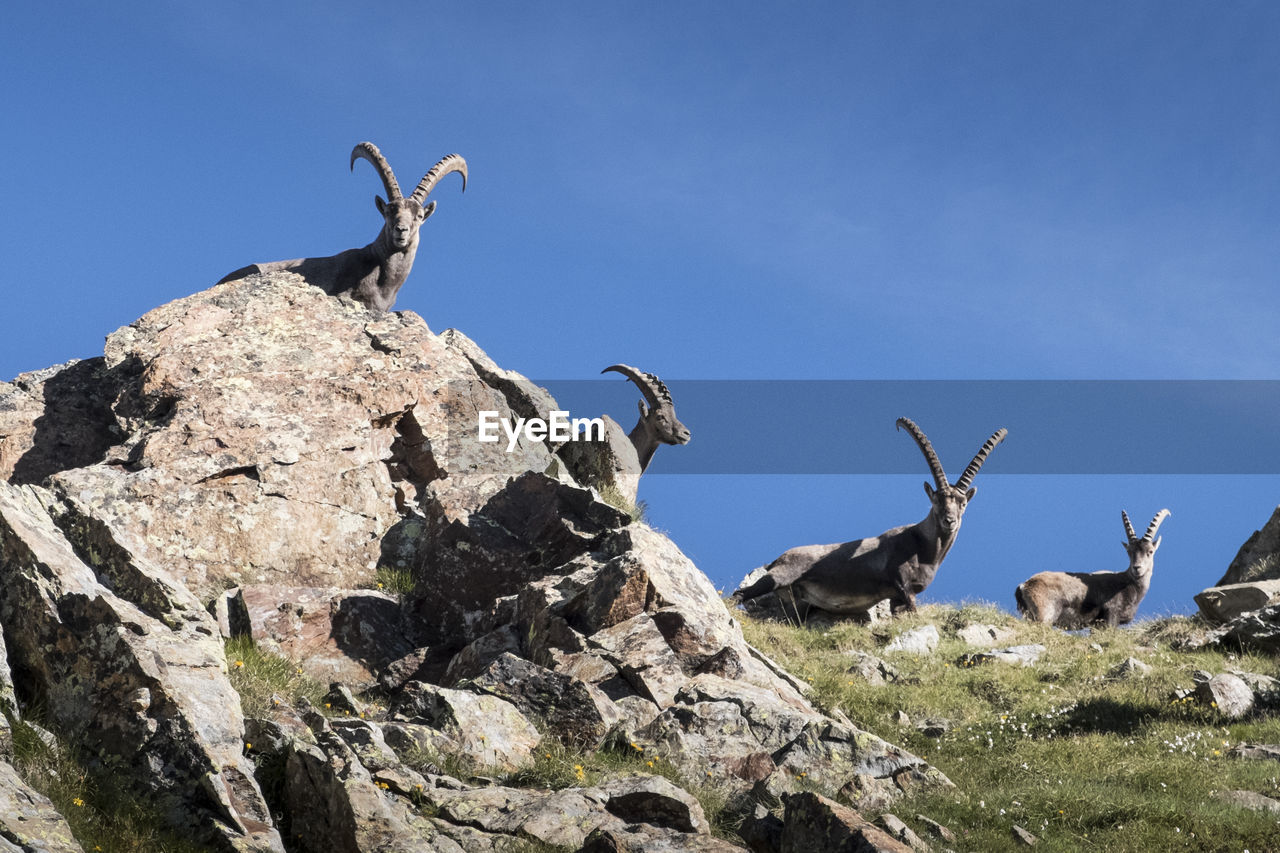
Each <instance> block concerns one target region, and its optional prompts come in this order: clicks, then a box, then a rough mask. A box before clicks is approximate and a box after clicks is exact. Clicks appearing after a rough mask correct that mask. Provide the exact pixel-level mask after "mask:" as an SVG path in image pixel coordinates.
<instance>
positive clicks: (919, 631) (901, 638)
mask: <svg viewBox="0 0 1280 853" xmlns="http://www.w3.org/2000/svg"><path fill="white" fill-rule="evenodd" d="M940 640H941V638H940V637H939V636H938V629H937V628H936V627H935V626H933V625H924V626H921V627H919V628H912V629H911V630H910V631H903V632H902V633H901V634H899V635H898V636H896V637H894V638H893V640H891V641H890V643H889V645H887V646H885V647H884V650H885V651H886V652H909V653H911V654H917V655H927V654H930V653H932V652H933V650H934V649H936V648H937V647H938V642H939V641H940Z"/></svg>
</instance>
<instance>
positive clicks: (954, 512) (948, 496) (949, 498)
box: [897, 418, 1009, 533]
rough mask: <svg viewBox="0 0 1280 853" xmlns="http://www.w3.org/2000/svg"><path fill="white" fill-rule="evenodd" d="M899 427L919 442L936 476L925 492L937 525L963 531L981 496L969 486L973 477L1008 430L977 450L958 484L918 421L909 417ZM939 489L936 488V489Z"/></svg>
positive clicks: (900, 422) (925, 487) (925, 488)
mask: <svg viewBox="0 0 1280 853" xmlns="http://www.w3.org/2000/svg"><path fill="white" fill-rule="evenodd" d="M897 425H898V428H899V429H902V428H904V427H905V428H906V430H907V432H909V433H911V437H912V438H914V439H915V440H916V444H917V445H919V447H920V452H921V453H923V454H924V459H925V461H926V462H928V463H929V470H930V472H932V473H933V482H934V486H930V485H929V483H928V482H927V481H926V482H925V484H924V493H925V494H926V495H928V496H929V502H930V503H932V504H933V511H934V515H935V517H936V518H937V520H938V526H939V527H941V528H942V529H943V531H945V532H948V533H954V532H955V531H957V530H959V529H960V520H961V519H962V518H963V517H964V510H965V507H967V506H968V505H969V501H971V500H973V496H974V495H976V494H977V493H978V490H977V489H976V488H973V487H972V486H971V485H970V484H971V483H973V478H974V477H976V476H978V471H980V470H981V469H982V463H984V462H986V461H987V456H988V454H990V453H991V451H992V450H995V448H996V445H997V444H999V443H1000V442H1002V441H1004V437H1005V436H1006V435H1008V434H1009V431H1008V430H1006V429H1003V428H1001V429H998V430H996V431H995V432H993V433H992V434H991V437H990V438H988V439H987V441H986V443H985V444H983V445H982V447H981V449H979V450H978V453H977V455H976V456H974V457H973V461H971V462H970V463H969V466H968V467H967V468H965V469H964V473H963V474H961V475H960V479H959V480H956V482H955V485H952V484H951V483H949V482H948V481H947V474H946V472H945V471H943V470H942V463H941V462H940V461H938V454H937V453H935V452H934V450H933V444H931V443H930V442H929V438H928V436H926V435H925V434H924V431H923V430H921V429H920V427H918V426H916V425H915V422H914V421H912V420H911V419H910V418H898V423H897ZM935 486H936V488H935Z"/></svg>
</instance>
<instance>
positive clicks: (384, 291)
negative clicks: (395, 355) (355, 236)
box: [218, 142, 467, 311]
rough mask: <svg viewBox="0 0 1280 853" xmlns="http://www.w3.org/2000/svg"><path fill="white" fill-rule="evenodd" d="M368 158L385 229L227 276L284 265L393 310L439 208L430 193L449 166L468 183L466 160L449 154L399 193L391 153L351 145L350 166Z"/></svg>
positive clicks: (336, 290) (228, 278)
mask: <svg viewBox="0 0 1280 853" xmlns="http://www.w3.org/2000/svg"><path fill="white" fill-rule="evenodd" d="M361 159H363V160H368V161H369V162H370V163H372V164H373V167H374V168H375V169H377V170H378V177H380V178H382V186H383V187H384V188H385V189H386V191H387V200H386V201H383V200H382V196H375V197H374V203H375V204H376V205H377V208H378V213H380V214H382V218H383V220H384V222H383V225H382V230H381V231H380V232H379V233H378V237H377V239H375V240H374V241H373V242H372V243H370V244H369V245H367V246H365V247H363V248H360V249H348V250H347V251H345V252H340V253H338V254H336V255H330V256H329V257H324V258H298V259H297V260H292V261H272V262H271V263H266V264H250V265H249V266H247V267H242V268H241V269H238V270H236V271H235V272H233V273H230V274H229V275H227V276H225V277H224V278H223V279H222V281H220V282H218V283H219V284H221V283H222V282H225V281H235V280H236V279H241V278H244V277H245V276H247V275H252V274H254V273H264V272H273V271H276V270H285V271H288V272H294V273H297V274H298V275H300V276H302V277H303V278H304V279H306V280H307V282H308V283H310V284H313V285H315V286H316V287H319V288H321V289H322V290H324V291H325V292H326V293H331V294H334V295H337V294H339V293H347V292H350V293H351V295H352V297H353V298H355V299H356V300H357V301H359V302H362V303H364V304H365V305H367V306H368V307H370V308H372V309H373V310H375V311H389V310H391V306H392V305H394V304H395V301H396V294H397V293H399V292H400V286H401V285H402V284H404V280H405V279H406V278H408V277H409V270H410V269H412V268H413V258H414V255H416V254H417V252H418V229H419V228H421V227H422V223H424V222H426V221H427V219H428V217H430V216H431V214H433V213H435V209H436V203H435V202H434V201H433V202H431V203H430V204H427V196H428V195H430V193H431V190H432V189H433V188H434V187H435V185H436V184H437V183H438V182H439V181H440V179H441V178H443V177H444V176H445V175H448V174H449V173H450V172H457V173H459V174H460V175H462V188H463V190H465V189H466V188H467V161H466V160H463V159H462V158H461V157H460V156H458V155H457V154H450V155H448V156H447V157H444V158H442V159H441V160H440V162H439V163H436V164H435V165H434V166H432V167H431V170H430V171H428V172H427V174H426V175H424V176H423V178H422V180H421V181H420V182H419V183H418V186H417V189H415V190H414V191H413V194H412V195H410V196H409V197H408V198H405V197H404V196H403V195H401V193H400V184H399V183H397V182H396V176H395V173H394V172H392V171H391V165H390V164H389V163H387V158H385V157H383V156H382V152H381V151H379V150H378V146H376V145H374V144H373V143H372V142H361V143H360V144H359V145H357V146H356V147H355V148H354V149H352V151H351V168H352V169H354V168H355V165H356V160H361Z"/></svg>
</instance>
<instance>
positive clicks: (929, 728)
mask: <svg viewBox="0 0 1280 853" xmlns="http://www.w3.org/2000/svg"><path fill="white" fill-rule="evenodd" d="M950 730H951V721H950V720H942V719H937V718H930V719H927V720H921V721H920V722H918V723H916V731H918V732H920V734H922V735H924V736H925V737H932V738H940V737H942V736H943V735H945V734H946V733H947V732H949V731H950Z"/></svg>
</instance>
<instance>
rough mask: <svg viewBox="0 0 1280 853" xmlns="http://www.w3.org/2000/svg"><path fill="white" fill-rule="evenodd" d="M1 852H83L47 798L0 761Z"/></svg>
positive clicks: (65, 822)
mask: <svg viewBox="0 0 1280 853" xmlns="http://www.w3.org/2000/svg"><path fill="white" fill-rule="evenodd" d="M0 845H4V846H0V849H3V850H13V851H21V853H84V851H83V849H82V848H81V847H80V845H79V844H78V843H77V842H76V839H75V836H73V835H72V834H71V827H70V825H68V823H67V821H66V819H65V818H64V817H63V816H62V815H60V814H58V810H57V809H55V808H54V806H53V803H51V802H50V801H49V799H48V798H47V797H45V796H44V795H43V794H40V793H38V792H36V791H34V790H32V789H31V788H30V787H28V786H27V784H26V783H25V782H23V781H22V778H21V777H20V776H18V773H17V771H15V770H14V769H13V767H11V766H10V765H9V764H8V763H7V762H4V761H0Z"/></svg>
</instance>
